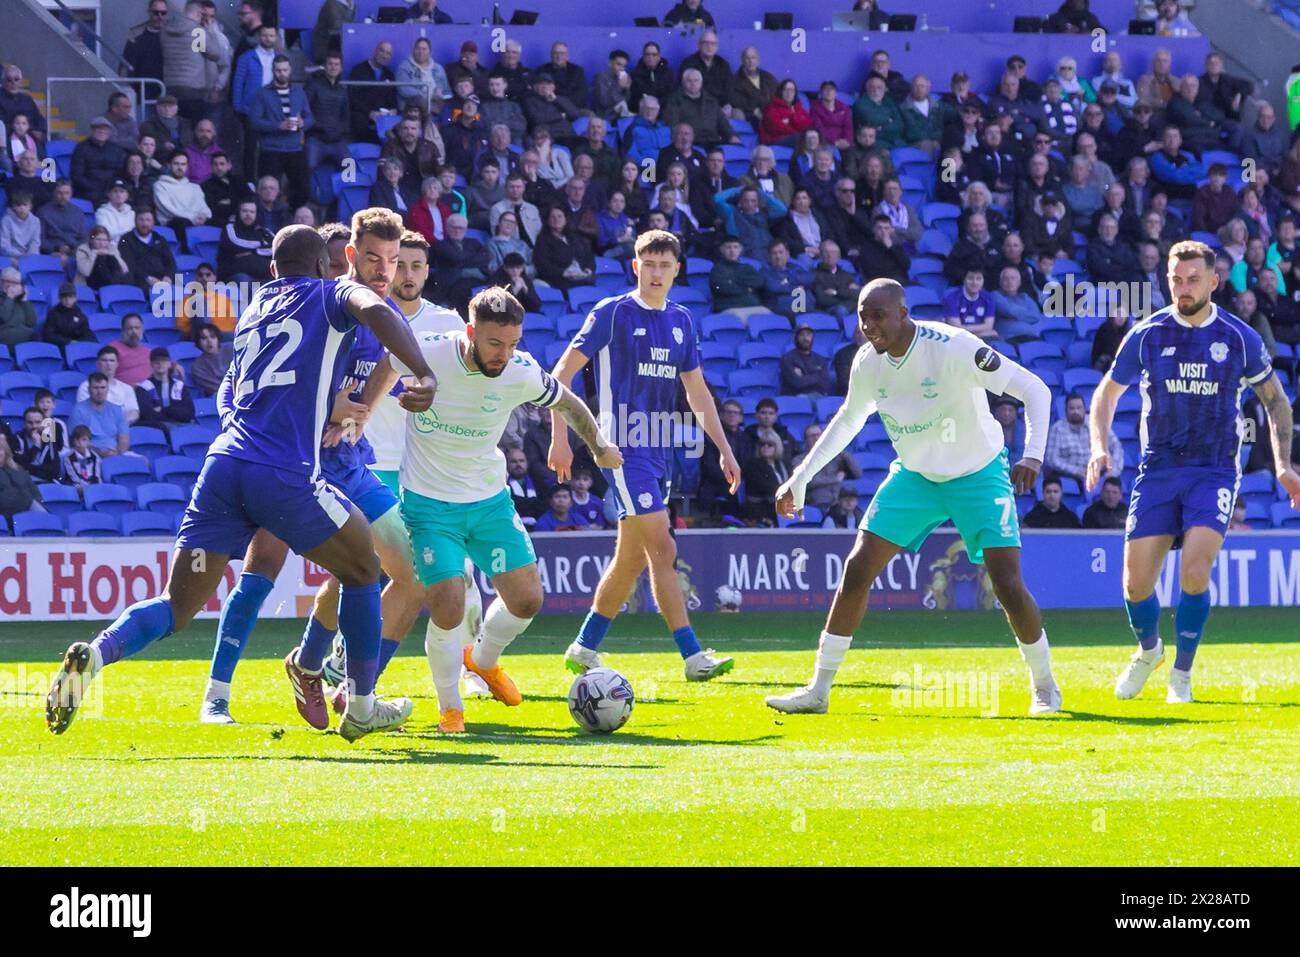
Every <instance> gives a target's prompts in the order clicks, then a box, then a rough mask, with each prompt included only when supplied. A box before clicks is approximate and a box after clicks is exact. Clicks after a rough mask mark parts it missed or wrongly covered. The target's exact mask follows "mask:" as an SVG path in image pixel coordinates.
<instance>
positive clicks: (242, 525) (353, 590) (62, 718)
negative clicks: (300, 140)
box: [46, 225, 435, 741]
mask: <svg viewBox="0 0 1300 957" xmlns="http://www.w3.org/2000/svg"><path fill="white" fill-rule="evenodd" d="M271 256H272V276H273V278H272V280H271V281H270V282H268V283H266V284H265V285H263V286H262V287H261V288H260V289H259V290H258V292H257V294H256V295H255V296H254V298H253V301H252V302H251V303H250V304H249V306H248V308H247V309H245V310H244V313H243V315H242V316H241V317H240V321H239V324H238V326H237V327H236V330H235V357H234V362H233V368H234V383H233V384H234V395H233V399H232V410H231V413H230V416H229V417H228V418H227V419H226V421H225V425H224V428H223V431H222V432H221V434H220V435H219V436H218V437H217V438H216V440H215V441H214V442H213V443H212V447H211V448H210V449H209V450H208V454H207V458H206V460H205V461H204V464H203V469H202V471H201V472H200V474H199V478H198V481H197V482H196V483H195V486H194V492H193V495H192V496H191V499H190V503H189V506H188V507H187V508H186V511H185V516H184V518H183V520H182V522H181V527H180V532H179V534H178V536H177V539H176V550H175V553H174V555H173V558H172V567H171V573H170V576H169V579H168V582H167V586H166V588H165V589H164V591H163V594H162V595H161V596H160V597H158V598H153V599H149V600H147V601H142V602H137V603H135V604H134V605H132V606H131V607H129V608H127V609H126V611H124V612H123V613H122V614H121V615H120V616H119V617H118V619H117V620H116V621H115V622H113V624H112V625H110V626H109V627H108V628H106V629H104V630H103V631H102V632H100V634H99V635H98V636H97V637H96V638H95V639H94V640H93V641H91V642H82V641H78V642H74V643H73V644H72V645H71V646H70V647H69V648H68V650H67V652H66V653H65V654H64V657H63V661H62V664H61V666H60V668H59V671H58V673H57V674H56V676H55V679H54V681H53V683H52V685H51V687H50V691H49V693H48V695H47V697H46V723H47V726H48V727H49V729H50V730H51V731H52V732H54V733H55V734H62V733H63V732H64V731H66V730H67V728H68V726H69V725H70V724H71V723H72V720H73V719H74V718H75V716H76V713H77V708H78V707H79V705H80V704H81V701H82V699H83V697H84V694H85V691H86V689H87V687H88V685H89V683H90V682H91V681H92V680H93V679H94V677H95V676H96V675H97V674H98V673H99V672H100V671H101V670H102V669H104V668H105V667H107V666H108V665H111V664H114V663H115V662H117V661H120V660H121V659H123V658H127V657H130V656H131V655H133V654H136V653H137V652H139V651H140V650H142V649H143V648H145V647H147V646H148V645H149V644H151V643H152V642H154V641H157V640H158V639H160V638H165V637H166V636H168V635H170V634H172V633H174V632H176V631H179V630H181V629H183V628H184V627H185V626H186V625H188V624H189V622H190V621H191V619H192V618H193V617H194V615H195V614H196V613H197V612H198V611H199V610H200V609H201V608H202V607H203V605H204V604H206V602H207V601H208V599H209V598H210V597H211V596H212V594H213V592H214V591H215V590H216V587H217V585H218V584H219V583H220V581H221V579H222V577H223V576H224V574H225V568H226V564H227V562H228V561H229V559H230V557H231V556H232V555H242V554H244V552H245V550H246V549H247V547H248V544H249V542H250V540H251V539H252V537H253V535H254V533H255V532H256V531H257V529H259V528H265V529H267V530H268V531H269V532H271V533H272V534H273V535H275V536H276V537H277V538H279V539H281V540H282V541H284V542H285V543H286V544H287V545H288V546H289V547H290V548H292V549H293V550H294V551H296V552H298V553H299V554H301V555H303V556H305V557H307V558H308V559H310V560H311V561H313V562H315V563H316V564H318V565H320V566H322V567H323V568H325V569H327V570H328V571H330V572H331V573H332V574H334V575H336V576H337V577H338V579H339V581H340V582H341V583H342V588H341V591H340V598H339V623H340V627H341V630H342V632H343V634H344V637H345V640H346V641H347V642H348V645H349V652H350V653H349V655H348V682H349V684H350V685H351V691H352V693H351V694H350V695H349V698H348V707H347V713H346V714H345V715H344V718H343V720H342V722H341V723H340V725H339V733H340V735H341V736H342V737H343V738H344V739H345V740H348V741H354V740H356V739H357V738H360V737H362V736H364V735H366V734H369V733H371V732H374V731H381V730H386V729H388V728H391V727H395V726H396V725H398V724H400V723H401V722H402V721H403V720H404V719H405V718H406V717H407V716H408V715H409V714H410V709H411V703H410V701H409V700H406V699H398V700H395V701H391V702H390V701H382V700H378V699H377V698H376V696H375V694H374V683H375V677H376V674H377V671H378V665H379V652H380V598H379V575H380V568H379V559H378V556H377V555H376V554H375V548H374V542H373V539H372V536H371V533H370V525H369V523H368V522H367V521H366V519H365V517H364V516H363V515H362V513H361V511H360V509H358V508H356V507H355V506H354V505H353V504H352V503H351V502H349V501H348V499H347V498H346V497H345V496H344V495H342V494H341V493H340V492H339V491H338V490H336V489H334V488H332V487H331V486H330V485H329V484H328V483H327V482H326V481H325V479H324V478H323V477H322V476H321V463H320V445H321V436H322V434H323V433H324V430H325V426H326V423H327V421H328V419H329V416H330V411H331V408H332V403H333V400H334V396H335V393H336V392H337V391H338V386H339V383H340V381H341V380H342V378H343V374H344V371H345V369H344V360H345V359H346V357H347V356H348V353H349V350H350V347H351V344H352V340H353V338H354V337H355V334H356V329H357V327H358V325H361V326H365V327H367V328H369V329H370V330H372V331H373V332H374V333H375V335H376V336H377V337H378V339H379V341H380V342H381V343H383V344H384V346H385V347H387V348H388V349H389V350H390V351H391V352H393V353H394V354H395V355H397V356H398V357H399V358H400V359H401V360H402V361H403V362H405V363H406V364H407V366H408V367H409V368H411V369H412V370H413V372H415V374H416V375H417V376H418V377H419V379H420V387H419V388H417V389H414V390H411V391H410V394H409V395H408V396H407V398H406V400H405V403H406V407H407V408H409V409H412V410H414V411H423V410H424V409H427V408H428V406H429V404H430V403H431V401H432V398H433V389H434V385H435V383H434V381H433V377H432V375H431V374H430V372H429V369H428V366H427V364H426V363H425V362H424V359H423V356H422V354H421V352H420V350H419V347H418V345H417V344H416V341H415V337H414V336H413V335H412V334H411V331H410V328H409V327H408V325H407V323H406V321H405V320H404V319H403V318H402V317H401V316H400V315H398V314H397V313H396V312H395V311H394V310H393V309H392V308H391V307H390V306H388V305H387V304H386V303H385V302H384V301H383V299H382V298H381V297H380V296H378V295H376V294H375V293H374V292H373V291H371V290H369V289H367V288H366V287H365V286H362V285H360V284H359V283H355V282H351V281H348V280H331V279H326V278H325V277H326V275H327V274H328V270H329V261H328V250H327V248H326V244H325V241H324V239H323V238H322V237H321V235H320V234H319V233H318V232H317V231H316V230H314V229H312V228H310V227H307V226H300V225H293V226H288V227H285V228H284V229H282V230H281V231H280V232H279V233H278V234H277V235H276V237H275V241H274V243H273V245H272V252H271Z"/></svg>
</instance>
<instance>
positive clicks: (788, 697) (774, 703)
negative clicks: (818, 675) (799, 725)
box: [763, 685, 831, 714]
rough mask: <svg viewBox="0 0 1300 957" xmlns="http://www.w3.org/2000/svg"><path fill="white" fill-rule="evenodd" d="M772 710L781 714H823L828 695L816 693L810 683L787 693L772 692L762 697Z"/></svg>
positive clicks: (826, 706) (828, 701)
mask: <svg viewBox="0 0 1300 957" xmlns="http://www.w3.org/2000/svg"><path fill="white" fill-rule="evenodd" d="M763 701H765V702H766V703H767V706H768V707H769V708H771V709H772V710H773V711H780V712H781V713H782V714H825V713H826V709H827V708H829V707H830V703H831V699H830V695H823V694H818V693H817V691H816V690H815V689H814V688H813V686H812V685H805V686H804V687H802V688H800V689H799V690H798V691H791V692H790V693H789V694H772V695H768V696H767V697H766V698H764V699H763Z"/></svg>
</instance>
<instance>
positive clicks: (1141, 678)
mask: <svg viewBox="0 0 1300 957" xmlns="http://www.w3.org/2000/svg"><path fill="white" fill-rule="evenodd" d="M1164 660H1165V643H1164V642H1163V641H1161V640H1160V639H1158V638H1157V639H1156V646H1155V647H1154V648H1152V649H1151V650H1150V651H1145V650H1143V649H1142V648H1139V649H1138V650H1137V651H1135V652H1133V657H1131V658H1129V660H1128V664H1127V665H1126V666H1125V668H1124V670H1123V671H1121V672H1120V675H1119V678H1118V679H1117V680H1116V682H1115V697H1116V698H1123V699H1127V698H1136V697H1137V696H1138V695H1139V694H1141V693H1142V686H1143V685H1145V684H1146V683H1147V679H1148V678H1150V677H1151V672H1153V671H1155V670H1156V668H1158V667H1160V663H1161V662H1162V661H1164Z"/></svg>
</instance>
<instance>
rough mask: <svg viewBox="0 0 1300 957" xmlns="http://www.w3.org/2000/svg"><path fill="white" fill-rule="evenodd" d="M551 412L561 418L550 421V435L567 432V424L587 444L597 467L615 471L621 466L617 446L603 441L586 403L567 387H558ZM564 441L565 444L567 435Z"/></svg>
mask: <svg viewBox="0 0 1300 957" xmlns="http://www.w3.org/2000/svg"><path fill="white" fill-rule="evenodd" d="M551 412H552V413H554V414H556V415H557V416H560V417H561V418H560V420H559V421H558V422H557V421H556V420H555V419H552V420H551V422H552V427H551V432H552V434H554V433H555V432H568V429H566V428H565V427H564V423H565V422H567V423H568V424H569V425H571V426H573V431H575V432H577V433H578V435H579V436H580V437H581V438H582V441H584V442H586V443H587V448H589V449H591V454H592V457H593V458H594V459H595V460H596V464H597V465H598V466H600V467H601V468H603V469H616V468H621V467H622V466H623V453H621V452H620V451H619V450H618V446H616V445H611V444H610V443H609V442H606V441H605V437H604V436H603V435H601V434H600V426H599V425H598V424H597V423H596V417H595V416H593V415H592V414H591V410H590V409H589V408H587V403H585V402H583V401H582V400H581V399H579V398H578V397H577V396H576V395H574V394H573V392H572V391H570V390H569V387H568V386H565V385H562V386H560V398H559V400H558V401H557V402H556V403H555V405H553V406H551ZM565 440H566V444H567V440H568V436H567V435H566V436H565ZM570 458H572V456H571V457H570Z"/></svg>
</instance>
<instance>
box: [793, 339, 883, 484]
mask: <svg viewBox="0 0 1300 957" xmlns="http://www.w3.org/2000/svg"><path fill="white" fill-rule="evenodd" d="M866 356H867V351H866V350H865V349H862V350H859V351H858V354H857V356H856V357H854V359H853V368H852V369H851V370H850V372H849V393H848V395H847V396H846V397H845V399H844V404H843V405H842V406H840V408H839V411H838V412H836V413H835V415H834V416H832V417H831V420H830V422H829V423H827V425H826V429H825V431H823V432H822V437H821V438H820V439H818V440H817V443H816V444H815V445H814V446H813V447H812V448H811V449H810V450H809V451H808V454H807V455H806V456H805V457H804V460H803V461H802V462H801V463H799V467H798V468H796V469H795V470H794V473H793V474H792V475H791V476H790V481H791V482H792V483H793V491H794V505H795V508H802V507H803V501H804V493H805V491H807V488H808V481H809V479H811V478H812V477H813V476H814V475H816V474H817V473H818V472H820V471H821V470H822V468H823V467H824V466H825V465H826V463H827V462H830V461H831V460H832V459H834V458H835V457H836V456H837V455H839V454H840V453H841V452H843V451H844V450H845V449H846V448H848V446H849V443H850V442H852V441H853V439H854V438H855V437H856V436H857V434H858V433H859V432H861V431H862V427H863V426H864V425H866V424H867V419H869V418H870V417H871V413H873V412H875V411H876V402H875V400H874V399H873V398H872V397H871V381H870V378H871V377H870V374H869V373H868V372H867V371H866V369H865V368H864V362H863V360H864V358H865V357H866Z"/></svg>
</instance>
